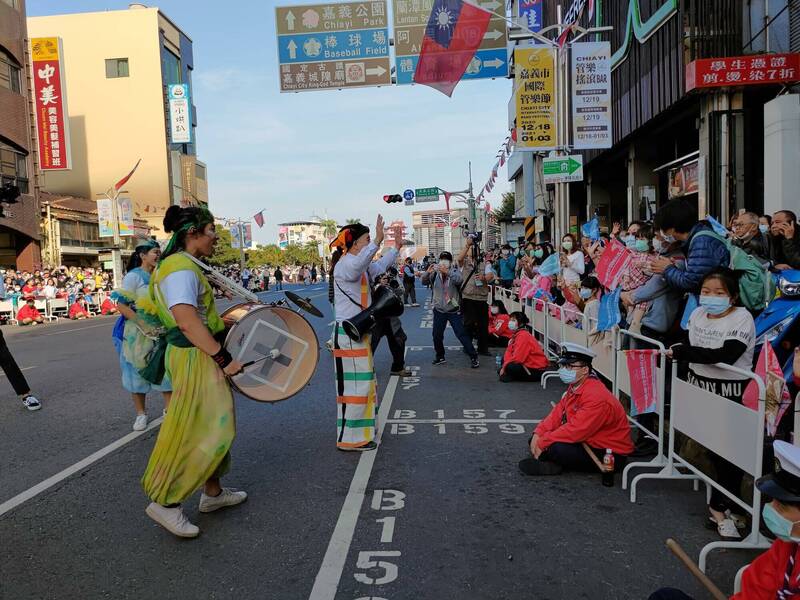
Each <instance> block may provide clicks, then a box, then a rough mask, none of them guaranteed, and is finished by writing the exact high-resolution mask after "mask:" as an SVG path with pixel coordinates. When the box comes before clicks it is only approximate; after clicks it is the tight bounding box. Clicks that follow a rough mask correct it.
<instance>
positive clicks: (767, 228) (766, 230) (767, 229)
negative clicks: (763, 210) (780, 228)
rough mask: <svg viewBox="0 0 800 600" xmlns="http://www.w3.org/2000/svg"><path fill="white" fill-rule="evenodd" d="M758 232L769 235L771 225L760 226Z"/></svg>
mask: <svg viewBox="0 0 800 600" xmlns="http://www.w3.org/2000/svg"><path fill="white" fill-rule="evenodd" d="M758 230H759V231H760V232H761V233H767V232H768V231H769V225H759V226H758Z"/></svg>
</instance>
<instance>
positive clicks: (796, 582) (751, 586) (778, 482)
mask: <svg viewBox="0 0 800 600" xmlns="http://www.w3.org/2000/svg"><path fill="white" fill-rule="evenodd" d="M772 447H773V450H774V454H775V472H774V473H772V474H770V475H765V476H764V477H760V478H759V479H757V480H756V487H757V488H758V489H759V491H760V492H761V493H762V494H763V495H764V496H766V497H769V498H771V501H770V502H768V503H767V504H765V505H764V508H763V509H762V511H761V515H762V519H763V523H764V525H766V527H767V528H768V529H769V530H770V531H771V532H772V534H773V535H774V536H775V541H773V542H772V545H771V546H770V547H769V550H767V551H766V552H764V553H763V554H761V555H760V556H758V558H756V559H755V560H754V561H753V562H751V563H750V564H749V565H748V567H747V568H746V569H745V570H744V573H743V574H742V583H741V591H740V592H739V593H737V594H734V595H733V596H731V600H773V599H776V598H778V599H784V598H785V599H789V598H798V597H800V448H798V447H797V446H793V445H792V444H789V443H787V442H784V441H781V440H776V441H775V442H773V444H772ZM648 600H693V598H692V597H691V596H689V595H688V594H686V593H684V592H682V591H681V590H678V589H675V588H662V589H660V590H658V591H656V592H654V593H653V594H651V595H650V597H649V598H648Z"/></svg>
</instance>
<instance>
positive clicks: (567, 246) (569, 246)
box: [561, 240, 572, 252]
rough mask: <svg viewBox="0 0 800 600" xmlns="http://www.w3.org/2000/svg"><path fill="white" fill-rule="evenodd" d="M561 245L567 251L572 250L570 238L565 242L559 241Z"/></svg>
mask: <svg viewBox="0 0 800 600" xmlns="http://www.w3.org/2000/svg"><path fill="white" fill-rule="evenodd" d="M561 247H562V248H564V250H566V251H567V252H569V251H570V250H572V240H567V241H566V242H561Z"/></svg>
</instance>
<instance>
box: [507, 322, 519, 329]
mask: <svg viewBox="0 0 800 600" xmlns="http://www.w3.org/2000/svg"><path fill="white" fill-rule="evenodd" d="M518 328H519V325H518V324H517V322H516V321H509V322H508V330H509V331H516V330H517V329H518Z"/></svg>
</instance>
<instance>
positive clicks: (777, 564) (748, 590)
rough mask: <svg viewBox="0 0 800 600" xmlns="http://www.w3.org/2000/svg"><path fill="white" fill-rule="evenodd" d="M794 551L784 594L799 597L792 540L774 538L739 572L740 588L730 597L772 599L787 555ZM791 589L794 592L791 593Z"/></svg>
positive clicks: (798, 562) (798, 564) (799, 565)
mask: <svg viewBox="0 0 800 600" xmlns="http://www.w3.org/2000/svg"><path fill="white" fill-rule="evenodd" d="M792 553H794V556H795V560H794V569H792V576H791V584H792V586H793V587H792V590H791V591H790V593H788V594H787V595H786V598H800V555H798V546H797V544H795V543H794V542H784V541H783V540H775V541H774V542H772V546H770V549H769V550H767V551H766V552H764V554H762V555H761V556H759V557H758V558H756V559H755V560H754V561H753V562H751V563H750V566H749V567H747V569H745V572H744V575H742V591H741V592H739V593H738V594H734V595H733V596H731V600H772V599H773V598H775V597H776V595H777V593H778V591H779V590H782V589H783V581H784V577H785V575H786V566H787V565H788V564H789V555H790V554H792ZM791 592H794V593H791Z"/></svg>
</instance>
